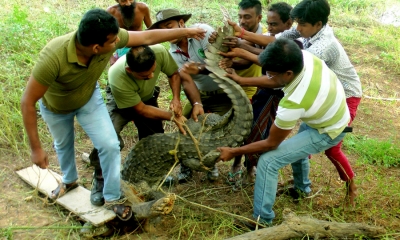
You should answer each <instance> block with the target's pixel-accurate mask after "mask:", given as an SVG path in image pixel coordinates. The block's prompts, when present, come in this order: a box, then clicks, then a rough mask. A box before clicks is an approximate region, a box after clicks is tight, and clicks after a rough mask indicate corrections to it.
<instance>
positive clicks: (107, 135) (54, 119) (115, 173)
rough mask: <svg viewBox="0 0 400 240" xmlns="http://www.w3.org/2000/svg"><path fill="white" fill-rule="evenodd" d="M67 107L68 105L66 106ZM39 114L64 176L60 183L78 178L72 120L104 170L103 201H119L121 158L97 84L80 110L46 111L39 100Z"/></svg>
mask: <svg viewBox="0 0 400 240" xmlns="http://www.w3.org/2000/svg"><path fill="white" fill-rule="evenodd" d="M66 104H67V103H66ZM40 112H41V114H42V117H43V119H44V121H45V122H46V123H47V126H48V127H49V130H50V133H51V135H52V136H53V139H54V147H55V150H56V152H57V157H58V161H59V163H60V167H61V171H62V173H63V177H62V182H63V183H65V184H69V183H73V182H75V181H76V180H77V179H78V171H77V169H76V163H75V148H74V140H75V133H74V132H75V131H74V118H75V116H76V119H77V120H78V122H79V124H80V125H81V126H82V128H83V130H84V131H85V132H86V133H87V135H88V136H89V137H90V139H91V140H92V142H93V145H94V147H95V148H97V149H98V150H99V158H100V165H101V168H102V169H103V176H104V189H103V195H104V199H105V200H106V201H114V200H118V199H120V196H121V191H120V188H121V182H120V178H121V176H120V168H121V155H120V152H119V141H118V137H117V134H116V133H115V130H114V127H113V124H112V122H111V119H110V116H109V114H108V111H107V108H106V105H105V104H104V100H103V98H102V96H101V94H100V90H99V86H98V85H97V86H96V88H95V90H94V92H93V95H92V97H91V98H90V100H89V101H88V102H87V103H86V104H85V105H84V106H83V107H81V108H79V109H77V110H75V111H73V112H70V113H68V114H57V113H54V112H51V111H50V110H48V109H47V108H46V107H45V106H44V105H43V103H42V101H40Z"/></svg>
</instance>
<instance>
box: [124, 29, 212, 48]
mask: <svg viewBox="0 0 400 240" xmlns="http://www.w3.org/2000/svg"><path fill="white" fill-rule="evenodd" d="M205 32H206V31H205V30H203V29H201V28H175V29H156V30H148V31H139V32H137V31H128V35H129V40H128V43H127V45H126V46H127V47H135V46H140V45H153V44H156V43H161V42H166V41H169V40H173V39H177V38H181V37H187V38H195V39H197V40H199V39H203V38H204V36H205Z"/></svg>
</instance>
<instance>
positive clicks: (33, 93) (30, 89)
mask: <svg viewBox="0 0 400 240" xmlns="http://www.w3.org/2000/svg"><path fill="white" fill-rule="evenodd" d="M47 89H48V87H47V86H44V85H42V84H40V83H39V82H38V81H36V79H35V78H34V77H33V76H32V75H31V76H30V77H29V80H28V85H27V87H26V89H25V92H24V94H23V95H22V99H21V111H22V119H23V122H24V126H25V130H26V133H27V134H28V139H29V144H30V147H31V151H32V154H31V161H32V162H33V163H34V164H36V165H37V166H38V167H40V168H43V169H44V168H47V167H48V165H49V160H48V158H47V154H46V152H45V151H44V150H43V149H42V146H41V144H40V139H39V133H38V129H37V117H36V103H37V101H39V99H40V98H42V97H43V95H44V94H45V93H46V91H47Z"/></svg>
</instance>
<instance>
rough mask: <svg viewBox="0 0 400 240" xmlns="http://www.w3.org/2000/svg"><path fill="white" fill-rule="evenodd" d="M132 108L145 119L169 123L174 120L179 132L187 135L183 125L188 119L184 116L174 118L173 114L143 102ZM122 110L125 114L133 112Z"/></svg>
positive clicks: (126, 109) (127, 109)
mask: <svg viewBox="0 0 400 240" xmlns="http://www.w3.org/2000/svg"><path fill="white" fill-rule="evenodd" d="M132 108H133V109H132ZM132 108H131V109H132V110H134V111H135V112H136V113H137V114H139V115H141V116H143V117H145V118H150V119H157V120H168V121H171V120H173V121H174V122H175V124H176V125H177V126H178V128H179V131H180V132H181V133H183V134H186V131H185V130H184V129H183V123H184V121H185V120H186V119H185V117H183V116H180V117H176V118H175V117H174V118H172V117H173V114H172V112H168V111H165V110H162V109H160V108H157V107H154V106H151V105H146V104H144V103H143V102H142V101H141V102H139V103H138V104H136V105H135V106H133V107H132ZM121 110H122V111H123V112H125V113H128V112H129V111H132V110H130V109H129V108H124V109H121ZM128 114H129V113H128Z"/></svg>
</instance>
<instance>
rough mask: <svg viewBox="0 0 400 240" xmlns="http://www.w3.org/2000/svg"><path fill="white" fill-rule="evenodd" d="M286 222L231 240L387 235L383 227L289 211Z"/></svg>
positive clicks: (231, 239) (285, 217)
mask: <svg viewBox="0 0 400 240" xmlns="http://www.w3.org/2000/svg"><path fill="white" fill-rule="evenodd" d="M283 218H284V221H283V222H282V224H281V225H279V226H274V227H270V228H264V229H260V230H257V231H252V232H248V233H245V234H243V235H239V236H236V237H233V238H229V240H244V239H246V240H250V239H254V240H259V239H274V240H280V239H291V238H302V237H304V236H308V237H310V238H314V239H319V238H339V239H343V238H354V237H359V236H364V237H368V238H370V237H377V236H379V235H382V234H384V233H385V229H383V228H382V227H376V226H370V225H367V224H363V223H338V222H328V221H323V220H318V219H315V218H311V217H309V216H297V215H296V214H295V213H293V212H291V211H290V210H289V209H285V210H284V211H283Z"/></svg>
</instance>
